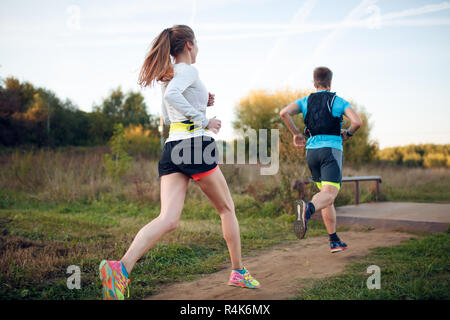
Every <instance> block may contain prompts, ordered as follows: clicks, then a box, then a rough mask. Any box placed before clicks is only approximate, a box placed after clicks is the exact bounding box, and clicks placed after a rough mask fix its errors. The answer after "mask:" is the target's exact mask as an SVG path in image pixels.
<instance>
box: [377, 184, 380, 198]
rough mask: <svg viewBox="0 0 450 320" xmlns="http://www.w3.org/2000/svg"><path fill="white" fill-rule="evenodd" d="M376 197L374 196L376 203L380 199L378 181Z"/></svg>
mask: <svg viewBox="0 0 450 320" xmlns="http://www.w3.org/2000/svg"><path fill="white" fill-rule="evenodd" d="M376 183H377V187H376V188H377V189H376V190H377V196H376V201H378V199H380V181H378V180H377V182H376Z"/></svg>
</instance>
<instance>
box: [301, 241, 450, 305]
mask: <svg viewBox="0 0 450 320" xmlns="http://www.w3.org/2000/svg"><path fill="white" fill-rule="evenodd" d="M449 251H450V234H449V233H448V232H447V233H437V234H429V235H426V236H423V237H420V238H412V239H410V240H408V241H407V242H406V243H404V244H401V245H398V246H393V247H378V248H374V249H373V250H372V252H371V253H370V254H368V255H367V256H365V257H364V258H361V259H358V261H357V262H356V263H353V264H351V265H348V266H347V268H346V271H345V272H344V273H342V274H340V275H338V276H335V277H330V278H326V279H321V280H309V281H306V285H305V286H304V287H303V288H302V289H300V290H299V295H298V296H296V297H295V298H294V299H298V300H319V299H320V300H329V299H330V300H336V299H344V300H346V299H349V300H360V299H362V300H369V299H395V300H412V299H420V300H425V299H432V300H437V299H445V300H447V299H450V259H449V255H448V253H449ZM370 265H377V266H379V267H380V269H381V288H380V289H371V290H369V289H367V284H366V281H367V278H368V277H369V276H370V274H367V273H366V271H367V267H368V266H370Z"/></svg>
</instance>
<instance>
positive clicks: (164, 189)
mask: <svg viewBox="0 0 450 320" xmlns="http://www.w3.org/2000/svg"><path fill="white" fill-rule="evenodd" d="M188 185H189V178H188V177H187V176H185V175H184V174H182V173H171V174H168V175H164V176H162V177H161V212H160V214H159V216H158V217H156V218H155V219H153V220H152V221H151V222H150V223H148V224H147V225H145V226H144V227H143V228H142V229H141V230H139V232H138V233H137V235H136V237H135V238H134V240H133V242H132V243H131V246H130V248H129V249H128V251H127V252H126V253H125V255H124V256H123V258H122V259H121V261H122V262H123V264H124V265H125V269H127V272H128V274H130V273H131V270H133V267H134V265H135V263H136V261H138V260H139V259H140V258H141V257H142V256H143V255H144V254H145V253H146V252H147V251H148V250H149V249H150V248H151V247H153V246H154V245H155V244H156V242H158V240H159V239H160V238H161V237H162V236H163V235H165V234H166V233H168V232H170V231H173V230H175V229H176V228H177V226H178V223H179V221H180V216H181V211H182V210H183V206H184V198H185V196H186V190H187V187H188Z"/></svg>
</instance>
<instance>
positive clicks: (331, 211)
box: [322, 204, 336, 234]
mask: <svg viewBox="0 0 450 320" xmlns="http://www.w3.org/2000/svg"><path fill="white" fill-rule="evenodd" d="M322 219H323V223H324V224H325V227H326V228H327V231H328V234H333V233H336V209H335V208H334V204H332V205H331V206H328V207H326V208H323V209H322Z"/></svg>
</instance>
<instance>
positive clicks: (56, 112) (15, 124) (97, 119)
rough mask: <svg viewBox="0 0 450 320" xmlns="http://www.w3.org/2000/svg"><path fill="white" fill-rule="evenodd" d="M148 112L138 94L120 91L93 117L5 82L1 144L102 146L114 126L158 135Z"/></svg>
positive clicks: (40, 91)
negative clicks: (137, 129) (120, 125)
mask: <svg viewBox="0 0 450 320" xmlns="http://www.w3.org/2000/svg"><path fill="white" fill-rule="evenodd" d="M146 109H147V107H146V104H145V101H144V97H143V96H142V94H141V93H139V92H133V91H129V92H127V93H124V92H123V91H122V89H121V88H120V87H118V88H117V89H115V90H112V92H111V94H110V95H109V96H108V97H107V98H105V99H103V101H102V103H101V104H99V105H95V106H94V107H93V111H92V112H85V111H82V110H79V109H78V108H77V106H75V105H74V104H73V103H72V102H71V101H70V100H68V99H66V100H65V101H62V100H61V99H59V98H58V97H57V96H56V95H55V94H54V93H53V92H52V91H50V90H47V89H45V88H39V87H35V86H34V85H33V84H31V83H30V82H27V81H25V82H20V81H19V80H18V79H17V78H14V77H8V78H6V79H1V83H0V145H3V146H7V147H15V146H20V145H35V146H37V147H43V146H48V147H59V146H68V145H73V146H93V145H104V144H106V143H107V142H108V141H109V140H110V138H111V137H112V135H113V131H114V124H116V123H122V125H123V126H124V127H131V128H132V127H137V128H141V131H143V132H146V133H147V134H153V135H159V133H158V124H159V122H158V119H156V117H155V116H153V115H151V114H148V113H147V110H146ZM133 130H134V131H136V129H133ZM133 130H131V131H133Z"/></svg>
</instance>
